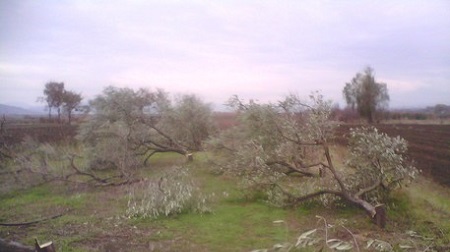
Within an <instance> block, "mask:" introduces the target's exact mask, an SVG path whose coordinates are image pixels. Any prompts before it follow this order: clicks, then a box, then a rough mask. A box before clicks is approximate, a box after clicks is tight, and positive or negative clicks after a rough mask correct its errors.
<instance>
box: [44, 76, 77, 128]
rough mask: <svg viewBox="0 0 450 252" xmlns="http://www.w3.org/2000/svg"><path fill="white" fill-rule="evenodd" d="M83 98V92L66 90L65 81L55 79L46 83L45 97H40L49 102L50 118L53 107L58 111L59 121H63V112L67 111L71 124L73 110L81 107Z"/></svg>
mask: <svg viewBox="0 0 450 252" xmlns="http://www.w3.org/2000/svg"><path fill="white" fill-rule="evenodd" d="M82 99H83V98H82V97H81V94H77V93H75V92H73V91H68V90H66V89H65V87H64V82H54V81H50V82H47V83H46V84H45V88H44V97H39V98H38V100H39V101H41V102H46V103H47V108H48V118H49V119H50V118H51V112H52V108H55V109H56V110H57V112H58V121H59V122H60V121H61V112H65V113H66V114H67V117H68V121H69V124H70V122H71V120H72V112H73V111H74V110H75V109H76V108H78V107H79V105H80V103H81V100H82ZM61 109H62V110H63V111H61Z"/></svg>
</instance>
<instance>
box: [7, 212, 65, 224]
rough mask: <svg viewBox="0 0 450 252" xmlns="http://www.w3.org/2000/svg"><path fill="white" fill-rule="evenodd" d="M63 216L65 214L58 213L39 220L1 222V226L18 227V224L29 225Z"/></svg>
mask: <svg viewBox="0 0 450 252" xmlns="http://www.w3.org/2000/svg"><path fill="white" fill-rule="evenodd" d="M61 216H63V214H57V215H53V216H50V217H47V218H43V219H39V220H34V221H28V222H19V223H0V226H5V227H17V226H28V225H32V224H36V223H39V222H43V221H47V220H52V219H56V218H59V217H61Z"/></svg>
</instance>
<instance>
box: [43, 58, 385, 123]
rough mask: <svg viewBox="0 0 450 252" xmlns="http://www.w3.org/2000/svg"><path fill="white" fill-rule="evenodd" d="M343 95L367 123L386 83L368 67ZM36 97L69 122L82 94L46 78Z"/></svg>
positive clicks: (375, 111)
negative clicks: (40, 95)
mask: <svg viewBox="0 0 450 252" xmlns="http://www.w3.org/2000/svg"><path fill="white" fill-rule="evenodd" d="M343 95H344V97H345V100H346V102H347V105H348V106H349V108H351V109H352V110H356V111H357V112H358V113H359V115H360V116H361V117H363V118H366V119H367V121H368V122H369V123H373V122H374V121H376V118H377V117H378V118H379V114H380V112H381V111H383V110H385V109H386V108H387V107H388V104H389V94H388V90H387V85H386V84H385V83H378V82H376V81H375V76H374V70H373V69H372V68H370V67H367V68H366V69H365V70H364V72H363V73H358V74H357V75H356V76H355V77H354V78H353V79H352V80H351V82H349V83H346V85H345V87H344V89H343ZM38 100H39V101H41V102H46V103H47V108H48V111H49V114H48V116H49V119H50V118H51V112H52V109H56V111H57V114H58V121H61V114H62V112H64V113H65V114H66V115H67V117H68V121H69V123H70V122H71V119H72V112H73V111H74V110H76V109H78V108H79V106H80V103H81V101H82V97H81V94H78V93H75V92H73V91H69V90H66V89H65V87H64V83H63V82H48V83H47V84H45V88H44V96H43V97H39V98H38ZM186 102H188V101H186ZM180 109H182V108H180Z"/></svg>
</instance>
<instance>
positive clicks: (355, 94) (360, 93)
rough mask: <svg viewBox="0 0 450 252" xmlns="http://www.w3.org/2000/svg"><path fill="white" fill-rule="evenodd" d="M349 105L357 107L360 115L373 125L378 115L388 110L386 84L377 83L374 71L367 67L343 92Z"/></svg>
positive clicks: (347, 84) (346, 85)
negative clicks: (383, 110)
mask: <svg viewBox="0 0 450 252" xmlns="http://www.w3.org/2000/svg"><path fill="white" fill-rule="evenodd" d="M342 92H343V95H344V98H345V100H346V101H347V104H348V105H349V106H350V107H352V108H353V109H354V108H355V107H356V109H357V110H358V112H359V114H360V115H361V116H362V117H365V118H366V119H367V121H368V122H369V123H373V122H374V120H375V116H376V113H378V112H380V111H381V110H382V109H384V108H386V107H387V105H388V102H389V94H388V90H387V85H386V84H385V83H378V82H376V81H375V76H374V71H373V69H372V68H370V67H367V68H366V69H365V70H364V73H358V74H356V76H355V77H353V79H352V81H351V82H350V83H346V84H345V87H344V90H343V91H342Z"/></svg>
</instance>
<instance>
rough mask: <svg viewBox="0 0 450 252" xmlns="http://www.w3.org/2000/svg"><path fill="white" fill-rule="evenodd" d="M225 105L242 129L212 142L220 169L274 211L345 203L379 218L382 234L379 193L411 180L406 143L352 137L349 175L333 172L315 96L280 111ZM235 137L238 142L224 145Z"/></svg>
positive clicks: (325, 120)
mask: <svg viewBox="0 0 450 252" xmlns="http://www.w3.org/2000/svg"><path fill="white" fill-rule="evenodd" d="M230 105H231V106H232V107H234V108H236V109H237V111H238V113H239V114H238V116H239V119H240V120H241V123H240V125H238V126H237V127H235V128H234V129H233V130H232V131H234V133H230V132H227V133H226V134H223V135H222V140H216V141H212V142H211V144H212V146H213V147H215V148H216V150H221V151H222V153H223V152H225V155H226V157H227V159H226V161H225V162H222V163H221V164H220V167H221V168H222V169H223V170H224V171H228V172H230V173H232V174H236V175H239V176H242V177H243V178H244V184H245V185H247V186H248V188H251V189H252V190H254V189H255V188H256V190H262V191H263V192H265V193H266V195H267V198H268V199H269V200H271V201H272V202H273V203H274V204H276V205H294V204H298V203H300V202H303V201H307V200H312V199H319V200H320V201H321V203H322V204H323V205H325V206H328V205H330V204H331V203H333V202H334V201H335V200H336V199H342V200H343V201H344V202H347V203H350V204H352V205H359V206H360V207H361V208H363V209H364V210H365V211H366V212H367V213H368V215H369V216H371V217H372V218H374V217H375V215H377V214H378V213H379V215H378V217H377V219H376V220H377V224H378V225H380V226H384V223H385V215H384V214H383V210H381V208H379V209H378V208H376V207H375V205H374V204H375V203H380V202H381V203H383V202H384V201H385V200H386V197H381V196H382V195H381V192H383V193H384V195H388V194H389V192H390V190H392V189H394V188H395V185H398V184H400V183H401V182H402V180H403V179H405V177H406V176H410V177H411V178H413V175H414V174H415V169H414V168H413V167H411V166H409V165H408V164H407V163H406V160H404V157H403V156H404V154H405V152H406V144H405V141H404V140H403V139H400V138H399V137H398V138H390V137H388V136H387V135H385V134H379V133H378V132H377V131H376V130H373V132H371V131H368V130H364V129H363V130H355V131H353V133H352V136H351V138H352V139H351V141H350V142H351V146H350V151H351V159H350V160H349V162H348V163H347V164H348V167H349V168H352V169H351V170H349V169H345V170H342V169H340V170H338V169H336V167H335V164H334V161H333V159H332V156H331V153H330V147H329V145H330V142H331V140H332V138H333V136H334V128H335V126H336V124H335V123H334V122H333V121H332V120H331V119H330V117H331V114H332V113H331V112H332V106H331V102H329V101H326V100H324V98H323V97H322V96H321V95H320V94H318V93H316V94H312V95H311V96H310V102H308V103H306V102H302V101H301V100H300V99H299V98H298V97H297V96H295V95H290V96H288V97H286V98H285V99H284V100H283V101H280V102H279V103H278V104H258V103H256V102H254V101H250V102H249V103H248V104H245V103H244V102H242V101H240V100H239V99H238V98H237V97H233V98H232V99H231V100H230ZM235 136H238V137H239V139H234V140H230V139H229V138H230V137H231V138H232V137H235ZM230 144H232V146H231V145H230ZM294 174H295V175H297V176H296V177H292V178H289V179H288V178H286V177H287V176H288V175H294ZM367 174H370V176H367ZM377 193H378V194H377ZM380 216H381V217H380ZM381 220H383V221H381Z"/></svg>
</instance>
